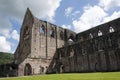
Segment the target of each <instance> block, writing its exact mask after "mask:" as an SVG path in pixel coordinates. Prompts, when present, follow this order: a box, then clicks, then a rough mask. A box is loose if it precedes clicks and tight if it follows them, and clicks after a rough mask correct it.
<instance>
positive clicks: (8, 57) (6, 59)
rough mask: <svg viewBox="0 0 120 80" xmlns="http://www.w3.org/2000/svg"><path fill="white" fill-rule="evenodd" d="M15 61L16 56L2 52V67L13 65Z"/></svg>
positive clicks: (0, 62)
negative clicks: (7, 64) (3, 65)
mask: <svg viewBox="0 0 120 80" xmlns="http://www.w3.org/2000/svg"><path fill="white" fill-rule="evenodd" d="M13 60H14V55H13V54H11V53H5V52H0V65H1V64H6V63H11V62H13Z"/></svg>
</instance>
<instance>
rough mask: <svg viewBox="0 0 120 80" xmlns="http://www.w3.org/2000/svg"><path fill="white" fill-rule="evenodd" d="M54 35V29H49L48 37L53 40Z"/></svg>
mask: <svg viewBox="0 0 120 80" xmlns="http://www.w3.org/2000/svg"><path fill="white" fill-rule="evenodd" d="M54 33H55V31H54V29H53V28H51V29H50V37H53V38H54V37H55V36H54Z"/></svg>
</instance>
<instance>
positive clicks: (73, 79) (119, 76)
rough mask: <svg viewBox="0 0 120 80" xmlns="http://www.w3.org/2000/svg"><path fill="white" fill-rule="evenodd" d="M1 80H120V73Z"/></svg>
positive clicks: (73, 74) (51, 75) (39, 76)
mask: <svg viewBox="0 0 120 80" xmlns="http://www.w3.org/2000/svg"><path fill="white" fill-rule="evenodd" d="M0 80H120V72H104V73H72V74H49V75H37V76H24V77H14V78H0Z"/></svg>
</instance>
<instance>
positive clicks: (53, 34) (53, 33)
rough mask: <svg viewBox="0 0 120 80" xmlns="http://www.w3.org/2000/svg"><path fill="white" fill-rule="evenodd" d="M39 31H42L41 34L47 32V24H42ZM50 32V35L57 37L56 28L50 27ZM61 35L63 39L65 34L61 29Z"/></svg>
mask: <svg viewBox="0 0 120 80" xmlns="http://www.w3.org/2000/svg"><path fill="white" fill-rule="evenodd" d="M39 32H40V34H43V35H45V34H46V29H45V26H44V25H42V26H41V27H40V30H39ZM48 33H49V34H50V37H52V38H55V29H54V28H53V27H51V28H50V30H49V32H48ZM59 36H60V39H62V40H63V39H64V34H63V31H62V30H61V31H59Z"/></svg>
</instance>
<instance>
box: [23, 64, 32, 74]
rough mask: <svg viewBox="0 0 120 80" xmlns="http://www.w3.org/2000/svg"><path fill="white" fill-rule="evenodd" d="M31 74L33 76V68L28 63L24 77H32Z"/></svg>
mask: <svg viewBox="0 0 120 80" xmlns="http://www.w3.org/2000/svg"><path fill="white" fill-rule="evenodd" d="M31 74H32V67H31V65H30V64H29V63H27V64H26V65H25V68H24V75H31Z"/></svg>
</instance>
